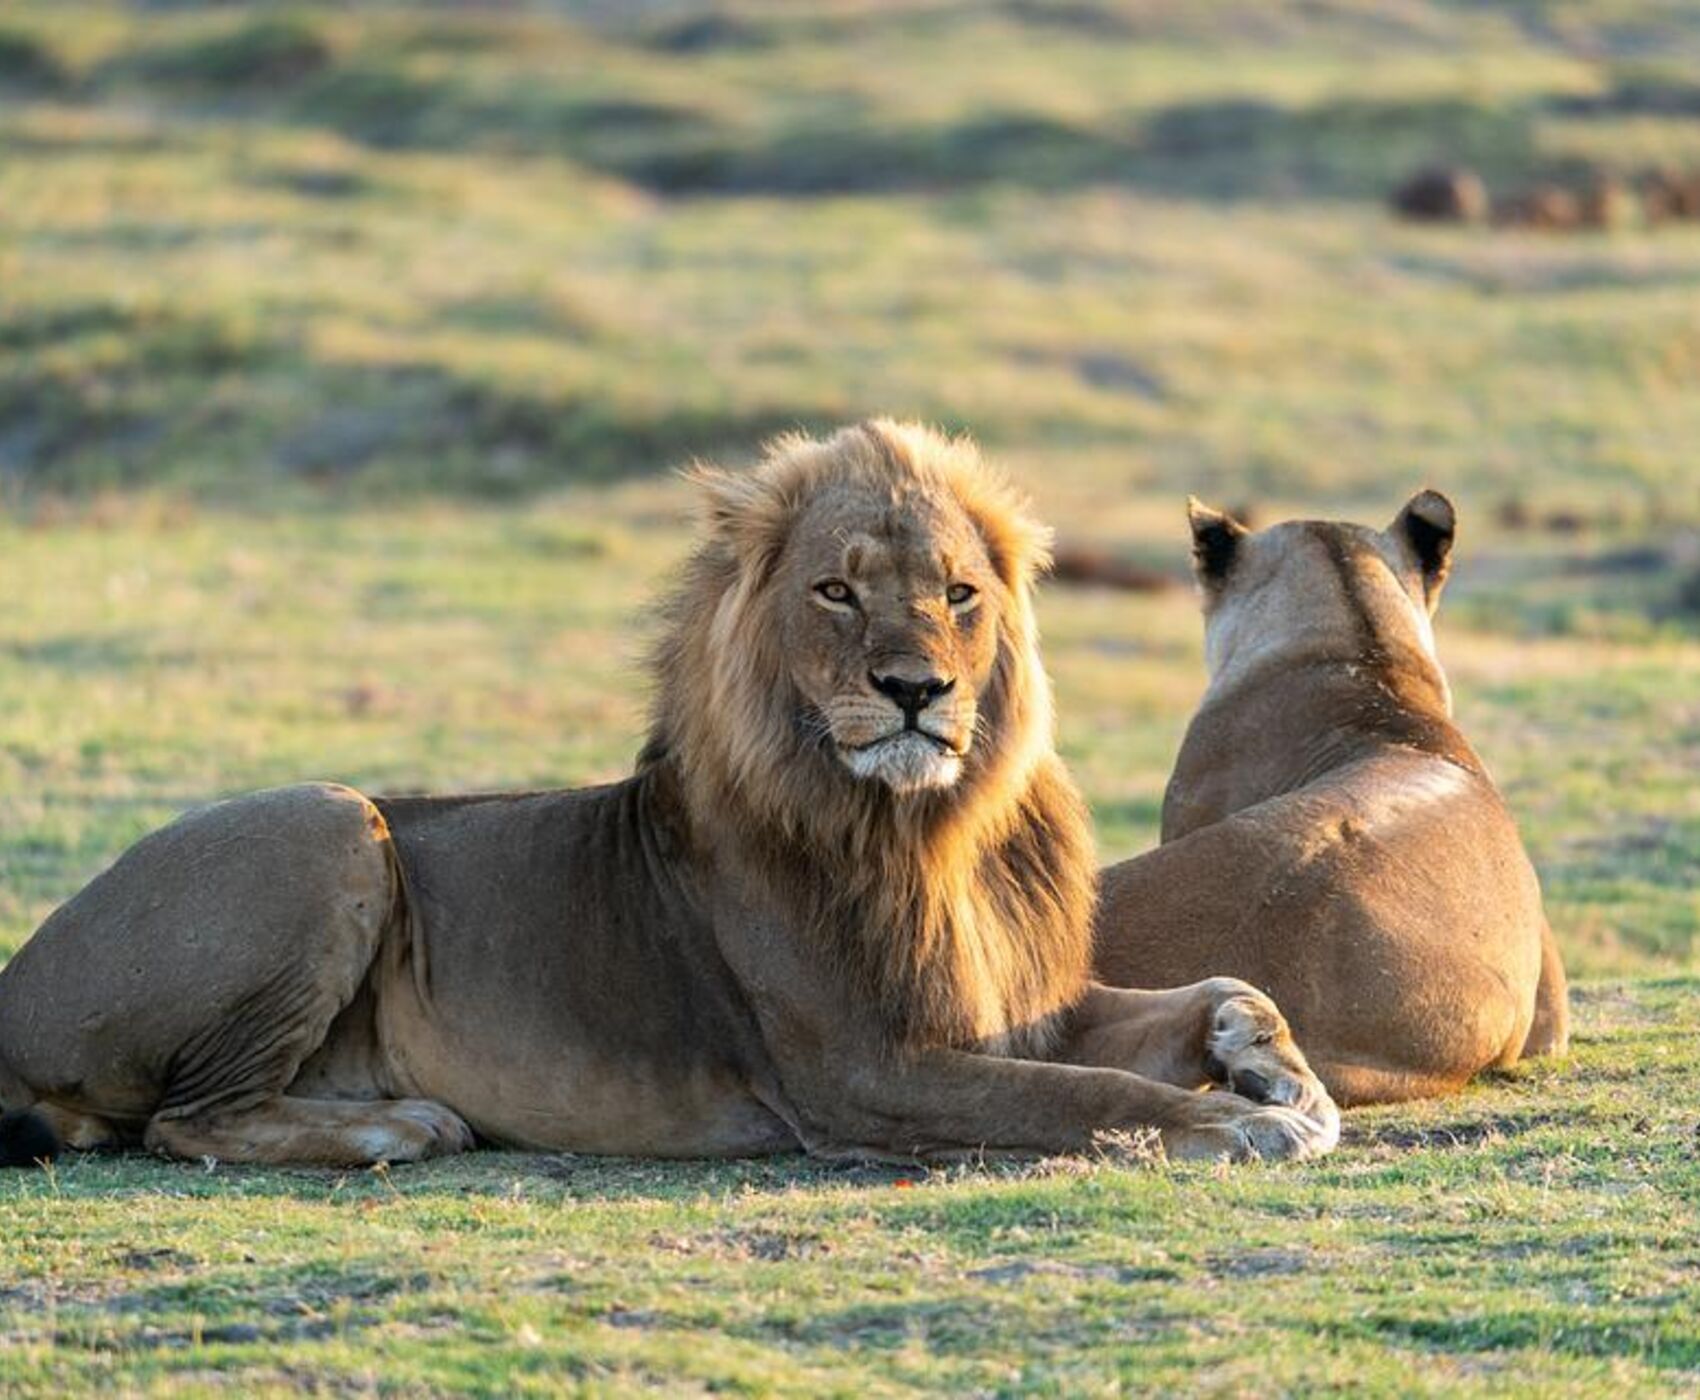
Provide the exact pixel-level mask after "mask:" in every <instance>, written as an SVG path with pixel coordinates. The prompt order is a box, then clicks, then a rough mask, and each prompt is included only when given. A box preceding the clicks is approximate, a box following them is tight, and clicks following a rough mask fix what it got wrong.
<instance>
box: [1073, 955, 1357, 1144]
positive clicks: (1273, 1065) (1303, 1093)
mask: <svg viewBox="0 0 1700 1400" xmlns="http://www.w3.org/2000/svg"><path fill="white" fill-rule="evenodd" d="M1058 1058H1059V1059H1062V1060H1066V1061H1068V1062H1069V1063H1071V1064H1081V1065H1101V1066H1104V1067H1106V1068H1112V1069H1123V1070H1131V1071H1132V1072H1133V1073H1135V1074H1140V1075H1144V1076H1146V1077H1147V1078H1150V1079H1155V1080H1159V1081H1161V1082H1162V1083H1165V1084H1174V1085H1178V1086H1179V1087H1181V1088H1187V1089H1196V1088H1202V1087H1204V1086H1206V1085H1210V1086H1214V1087H1216V1088H1220V1089H1228V1090H1231V1091H1232V1092H1233V1093H1235V1094H1238V1095H1240V1096H1241V1097H1242V1098H1247V1099H1250V1100H1252V1101H1253V1102H1254V1103H1266V1104H1279V1105H1281V1106H1283V1107H1286V1108H1292V1109H1296V1110H1297V1111H1298V1112H1300V1113H1302V1114H1303V1115H1304V1116H1305V1117H1307V1118H1310V1119H1312V1120H1313V1121H1314V1122H1316V1123H1317V1124H1318V1126H1319V1127H1320V1128H1321V1129H1322V1131H1323V1135H1324V1138H1325V1143H1324V1144H1323V1145H1322V1146H1321V1150H1323V1151H1326V1150H1327V1149H1328V1148H1331V1147H1333V1146H1334V1144H1335V1142H1337V1141H1338V1139H1339V1133H1340V1111H1339V1109H1338V1108H1337V1107H1336V1106H1335V1104H1334V1100H1333V1099H1332V1098H1331V1097H1329V1094H1328V1090H1327V1089H1326V1088H1325V1087H1324V1085H1323V1083H1322V1081H1321V1079H1319V1078H1318V1077H1317V1075H1316V1073H1315V1072H1314V1071H1313V1070H1312V1069H1311V1067H1310V1064H1309V1063H1308V1062H1307V1061H1306V1059H1305V1057H1304V1052H1303V1051H1302V1050H1300V1049H1299V1047H1298V1044H1297V1042H1296V1041H1294V1039H1293V1034H1292V1031H1291V1030H1290V1029H1289V1028H1288V1026H1287V1021H1286V1018H1285V1017H1283V1016H1282V1015H1281V1012H1280V1010H1279V1008H1277V1007H1276V1005H1275V1003H1274V1002H1273V1001H1271V1000H1270V999H1269V997H1267V996H1265V995H1264V994H1263V993H1262V992H1260V991H1258V990H1257V988H1256V987H1253V986H1252V985H1251V984H1250V983H1249V982H1242V981H1240V980H1239V979H1238V978H1235V977H1212V978H1209V979H1207V980H1206V981H1203V982H1194V983H1193V984H1191V985H1190V986H1186V987H1174V988H1170V989H1167V990H1163V991H1128V990H1123V989H1120V988H1115V987H1105V986H1102V985H1099V984H1097V983H1094V984H1093V985H1092V986H1091V988H1089V989H1088V991H1087V994H1086V996H1085V998H1084V999H1083V1000H1082V1001H1081V1003H1080V1005H1079V1006H1078V1007H1077V1008H1076V1009H1075V1012H1074V1014H1073V1017H1072V1018H1071V1022H1070V1035H1069V1039H1068V1040H1067V1042H1066V1043H1065V1044H1064V1046H1063V1048H1062V1051H1061V1053H1060V1054H1059V1055H1058Z"/></svg>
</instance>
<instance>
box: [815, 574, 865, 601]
mask: <svg viewBox="0 0 1700 1400" xmlns="http://www.w3.org/2000/svg"><path fill="white" fill-rule="evenodd" d="M815 592H816V593H818V594H820V596H821V597H823V598H825V599H826V601H827V602H829V603H836V604H837V605H838V606H839V607H844V606H846V605H847V604H850V603H854V602H855V601H856V595H855V593H854V592H852V591H851V588H850V585H849V584H847V583H845V582H844V580H843V579H836V578H829V579H826V580H824V581H823V582H821V583H817V584H816V585H815Z"/></svg>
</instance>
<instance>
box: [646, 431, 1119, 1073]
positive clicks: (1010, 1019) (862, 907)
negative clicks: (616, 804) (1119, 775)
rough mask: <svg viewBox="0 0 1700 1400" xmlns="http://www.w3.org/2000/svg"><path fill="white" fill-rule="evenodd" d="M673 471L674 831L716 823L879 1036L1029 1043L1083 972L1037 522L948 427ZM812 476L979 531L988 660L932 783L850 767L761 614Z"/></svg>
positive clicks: (657, 721)
mask: <svg viewBox="0 0 1700 1400" xmlns="http://www.w3.org/2000/svg"><path fill="white" fill-rule="evenodd" d="M691 476H692V478H693V480H694V481H695V482H696V484H697V485H698V487H699V489H700V490H701V491H702V492H703V495H704V499H705V502H706V510H707V521H706V524H707V529H706V531H705V538H704V541H703V543H702V544H701V545H700V546H699V547H698V548H697V550H696V551H695V552H694V553H693V554H692V556H691V557H690V559H689V560H688V562H687V563H686V565H685V568H684V570H683V574H682V579H681V582H680V586H679V587H678V589H677V590H676V591H675V593H674V594H673V596H672V598H671V601H670V602H669V603H668V605H667V608H666V612H665V627H664V635H663V636H662V639H661V641H660V644H659V646H658V647H657V649H656V652H655V656H654V666H655V673H656V681H657V688H656V696H655V706H654V718H653V724H652V728H651V732H650V736H649V740H648V743H647V744H646V746H645V749H644V755H643V758H642V760H641V763H642V765H643V766H644V767H645V768H646V769H654V768H656V767H660V766H665V767H666V768H667V769H669V770H670V771H671V775H672V777H673V779H674V781H676V783H677V785H678V791H679V793H680V794H681V797H682V801H683V805H684V808H685V811H686V814H687V817H686V820H687V826H689V827H690V828H691V829H692V830H693V831H696V832H699V833H700V832H702V831H707V830H714V831H726V832H731V833H734V834H735V838H734V839H735V841H736V845H737V849H738V852H739V859H740V860H742V861H744V862H746V863H747V865H748V868H749V869H750V870H751V871H752V872H754V873H755V875H756V877H757V878H758V879H760V880H761V882H762V883H763V885H764V886H765V888H766V890H767V891H768V892H769V893H770V894H771V896H772V897H773V898H774V899H776V900H777V901H779V902H780V904H781V906H782V907H783V908H784V909H785V911H786V912H787V914H788V915H789V916H790V918H789V920H788V922H791V923H792V924H793V926H795V927H797V928H799V929H801V930H804V931H805V934H804V936H807V937H810V938H813V939H816V940H818V941H819V944H820V947H821V951H823V952H824V953H826V954H827V955H828V956H830V957H831V958H833V959H834V960H835V963H836V965H837V966H838V967H840V968H841V969H842V971H843V972H844V974H845V975H846V976H847V978H848V979H849V981H850V983H851V986H852V987H853V989H854V991H855V993H856V994H857V995H859V996H860V997H862V998H863V999H864V1000H865V1002H866V1005H867V1009H868V1011H869V1013H870V1014H871V1015H873V1016H874V1017H876V1018H877V1020H878V1022H879V1023H880V1024H881V1025H883V1026H884V1027H885V1028H886V1031H887V1032H888V1034H889V1036H890V1037H891V1039H892V1040H893V1042H894V1043H897V1044H902V1045H923V1044H924V1045H958V1046H964V1047H966V1046H970V1045H999V1046H1004V1047H1008V1048H1015V1049H1018V1050H1021V1051H1023V1052H1025V1053H1038V1052H1039V1051H1041V1050H1042V1048H1043V1047H1044V1046H1045V1045H1046V1044H1047V1043H1048V1040H1049V1035H1050V1028H1051V1026H1052V1023H1053V1022H1054V1020H1055V1018H1056V1016H1057V1014H1058V1013H1059V1012H1060V1011H1062V1010H1063V1009H1065V1008H1066V1007H1068V1006H1069V1005H1070V1004H1071V1003H1072V1002H1074V1001H1075V1000H1076V999H1077V998H1078V996H1079V995H1080V993H1081V991H1082V989H1083V987H1084V985H1085V981H1086V976H1087V969H1088V964H1089V959H1090V942H1091V914H1092V902H1093V897H1094V884H1095V872H1094V863H1095V862H1094V856H1093V848H1092V842H1091V836H1090V828H1089V824H1088V819H1087V814H1086V810H1085V807H1084V804H1083V803H1082V802H1081V800H1080V798H1079V796H1078V794H1077V793H1076V791H1075V789H1074V787H1073V784H1072V782H1071V780H1070V779H1069V777H1068V775H1067V773H1066V771H1065V769H1064V768H1063V765H1062V763H1061V761H1060V760H1059V759H1058V758H1057V756H1056V754H1055V751H1054V747H1053V733H1052V727H1053V719H1052V707H1051V692H1050V682H1049V679H1048V677H1047V676H1046V674H1045V671H1044V667H1043V665H1042V663H1041V661H1040V657H1039V650H1038V640H1037V628H1036V625H1035V622H1034V617H1033V606H1032V586H1033V582H1034V579H1035V576H1036V575H1037V574H1038V573H1039V571H1041V570H1042V569H1043V568H1044V567H1046V565H1047V563H1048V559H1049V533H1048V531H1046V530H1045V529H1044V528H1043V527H1041V526H1040V525H1038V524H1037V523H1036V522H1035V521H1034V520H1033V519H1032V518H1031V516H1030V515H1029V514H1028V513H1027V509H1026V506H1025V503H1024V502H1023V500H1022V499H1021V498H1020V496H1019V495H1018V494H1017V493H1016V492H1015V491H1013V490H1012V489H1011V488H1010V486H1009V485H1008V484H1007V483H1006V482H1005V481H1004V480H1003V479H1002V478H1001V477H999V476H997V475H996V474H994V473H993V472H992V471H991V470H990V469H989V468H988V467H987V466H986V465H985V464H984V463H983V462H982V461H981V459H980V455H979V452H978V450H977V449H976V448H975V446H974V444H973V443H972V442H970V441H969V440H968V439H966V438H960V437H959V438H945V437H943V436H941V435H939V434H937V433H935V432H933V431H930V430H928V429H926V428H923V427H920V426H917V425H911V424H899V423H894V422H891V421H888V420H876V421H872V422H867V423H863V424H860V425H858V426H856V427H852V428H846V429H844V430H842V431H840V432H839V433H837V434H835V435H834V436H832V437H831V438H828V439H826V440H825V441H816V440H813V439H810V438H808V437H804V436H801V435H794V436H789V437H784V438H781V439H778V440H777V441H775V442H773V443H771V444H770V445H769V446H768V448H767V450H766V453H765V455H764V457H763V458H762V460H761V461H760V462H759V463H758V464H757V465H756V466H755V467H753V468H752V469H750V470H749V471H746V472H742V473H736V474H734V473H728V472H722V471H719V470H715V469H710V468H703V467H698V468H696V469H694V470H693V471H692V473H691ZM825 491H835V492H866V493H870V494H872V495H874V496H875V497H876V498H877V499H878V500H880V501H881V502H882V503H884V504H885V505H886V506H887V507H888V508H889V509H891V510H894V511H898V512H902V511H904V510H905V509H915V508H916V507H917V506H918V505H920V504H922V503H924V504H925V506H926V508H929V509H943V510H949V511H955V512H960V513H962V514H964V515H966V517H967V518H968V520H969V521H971V522H972V524H973V526H974V528H975V529H976V530H977V531H978V533H979V535H980V538H981V539H982V540H983V541H984V543H985V546H986V550H987V554H988V556H989V558H990V560H991V562H992V566H993V569H994V571H995V572H996V574H997V577H998V580H999V586H1000V592H1001V596H1000V597H999V599H998V617H999V623H998V626H999V634H998V654H997V662H996V665H995V667H994V670H993V674H992V677H991V680H990V681H989V683H988V684H987V686H986V687H985V690H984V693H983V694H982V695H981V696H980V725H979V732H978V734H977V737H976V742H975V744H974V745H973V747H972V749H971V750H970V752H969V754H968V756H967V759H966V761H965V765H964V768H963V772H962V775H961V777H960V779H959V780H958V781H957V782H956V783H955V784H954V785H952V786H951V787H949V788H946V789H942V790H939V791H933V792H924V793H915V794H905V795H898V794H894V793H892V792H891V791H889V790H888V789H886V788H884V787H883V786H881V785H879V784H874V783H868V782H863V781H859V780H857V779H856V778H854V777H853V776H852V775H851V774H850V773H849V772H848V771H847V770H846V769H845V768H844V766H843V765H842V764H841V763H840V762H838V760H837V759H836V758H835V757H834V756H833V755H832V754H830V753H829V752H827V751H826V749H825V748H824V746H823V745H822V744H821V743H820V742H819V740H818V739H817V738H815V737H813V736H812V735H811V733H810V731H809V729H808V727H807V726H806V725H803V724H799V723H798V706H799V704H800V697H799V696H798V695H797V694H796V693H795V692H794V690H793V689H792V688H791V686H790V683H789V681H788V679H787V673H786V669H785V666H784V664H783V660H782V657H781V656H780V654H779V638H780V634H781V629H780V627H779V626H778V617H779V614H778V613H777V612H776V610H777V609H780V608H785V607H797V606H804V604H803V603H801V602H800V601H798V600H796V599H792V598H788V597H779V596H776V594H775V590H772V589H769V588H768V587H767V584H768V582H769V580H770V579H771V577H772V574H773V569H774V566H775V563H776V561H777V560H778V559H779V558H780V557H781V555H782V554H783V551H784V550H785V549H786V548H787V546H788V543H789V540H790V536H791V533H792V528H791V527H792V525H793V523H794V521H795V520H796V518H797V516H798V513H799V511H800V510H801V509H802V507H803V506H804V505H805V504H806V503H808V502H809V501H811V500H813V499H815V498H816V496H817V494H818V493H821V492H825Z"/></svg>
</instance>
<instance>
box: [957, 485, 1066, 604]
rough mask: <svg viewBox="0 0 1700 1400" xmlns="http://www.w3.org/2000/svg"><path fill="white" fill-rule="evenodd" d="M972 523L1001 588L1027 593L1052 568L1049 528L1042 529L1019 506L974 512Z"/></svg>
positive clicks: (1041, 526)
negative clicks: (975, 525)
mask: <svg viewBox="0 0 1700 1400" xmlns="http://www.w3.org/2000/svg"><path fill="white" fill-rule="evenodd" d="M975 523H976V524H977V525H978V526H979V528H980V538H981V539H983V540H984V541H985V542H986V553H987V555H988V556H989V557H990V558H991V561H992V567H993V568H994V569H996V570H997V574H998V577H999V578H1000V579H1002V580H1003V583H1004V587H1005V588H1009V589H1012V590H1019V589H1026V588H1029V587H1031V586H1032V584H1033V580H1034V579H1036V578H1038V577H1039V576H1040V575H1041V574H1043V573H1045V572H1046V571H1047V570H1049V569H1050V567H1051V537H1052V536H1051V527H1050V526H1048V525H1041V524H1040V523H1039V522H1038V521H1037V520H1035V519H1033V517H1032V516H1030V515H1028V514H1027V512H1026V510H1025V508H1024V507H1022V506H1020V505H1009V504H1006V505H1005V508H1003V509H994V510H987V511H983V512H976V520H975Z"/></svg>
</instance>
